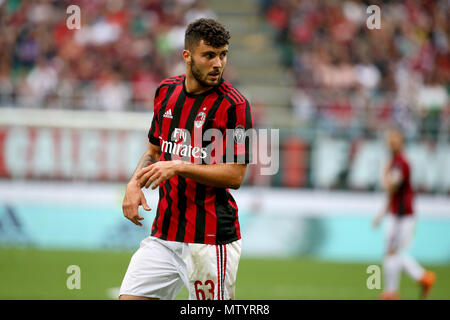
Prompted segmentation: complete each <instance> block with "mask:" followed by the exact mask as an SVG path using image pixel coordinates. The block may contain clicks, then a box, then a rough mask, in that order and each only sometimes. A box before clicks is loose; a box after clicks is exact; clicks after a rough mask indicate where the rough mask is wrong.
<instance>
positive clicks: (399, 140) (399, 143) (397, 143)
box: [387, 130, 403, 153]
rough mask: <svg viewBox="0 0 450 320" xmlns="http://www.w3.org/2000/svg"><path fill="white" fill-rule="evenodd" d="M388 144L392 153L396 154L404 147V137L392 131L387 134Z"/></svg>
mask: <svg viewBox="0 0 450 320" xmlns="http://www.w3.org/2000/svg"><path fill="white" fill-rule="evenodd" d="M387 143H388V145H389V148H390V149H391V151H392V152H394V153H396V152H398V151H400V150H401V149H402V147H403V136H402V134H401V133H400V132H398V131H395V130H391V131H389V132H388V134H387Z"/></svg>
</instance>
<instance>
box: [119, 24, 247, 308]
mask: <svg viewBox="0 0 450 320" xmlns="http://www.w3.org/2000/svg"><path fill="white" fill-rule="evenodd" d="M229 39H230V34H229V32H228V31H227V30H226V29H225V28H224V26H223V25H221V24H220V23H219V22H217V21H216V20H213V19H199V20H196V21H194V22H192V23H191V24H189V25H188V27H187V29H186V33H185V49H184V50H183V53H182V55H183V59H184V61H185V63H186V74H185V75H180V76H175V77H171V78H168V79H166V80H164V81H162V82H161V84H160V85H159V87H158V88H157V90H156V94H155V100H154V114H153V120H152V124H151V127H150V130H149V134H148V138H149V145H148V150H147V152H146V153H145V154H144V155H143V156H142V158H141V160H140V161H139V164H138V167H137V168H136V170H135V172H134V173H133V175H132V177H131V179H130V181H129V183H128V184H127V188H126V192H125V197H124V200H123V205H122V208H123V214H124V216H125V217H126V218H128V219H129V220H130V221H131V222H133V223H134V224H136V225H138V226H142V224H141V222H140V221H141V220H142V219H144V218H143V217H141V216H139V214H138V207H139V206H140V205H141V206H142V207H143V208H144V209H145V210H147V211H149V210H150V208H149V206H148V204H147V202H146V199H145V197H144V194H143V193H142V190H141V188H142V187H146V188H148V187H150V186H151V187H152V189H155V188H157V187H159V201H158V208H157V212H156V217H155V219H154V222H153V226H152V230H151V235H150V236H149V237H147V238H145V239H144V240H143V241H142V242H141V245H140V247H139V249H138V250H137V251H136V252H135V253H134V255H133V257H132V258H131V261H130V264H129V266H128V269H127V272H126V274H125V277H124V279H123V282H122V286H121V288H120V293H119V296H120V299H173V298H174V297H175V296H176V295H177V293H178V292H179V291H180V289H181V288H182V287H183V285H186V287H187V288H188V291H189V299H197V300H204V299H212V300H215V299H217V300H221V299H234V297H235V284H236V275H237V270H238V263H239V259H240V254H241V234H240V228H239V221H238V208H237V205H236V202H235V200H234V199H233V197H232V196H231V194H230V192H229V190H228V189H229V188H231V189H238V188H239V187H240V185H241V184H242V181H243V179H244V176H245V172H246V166H247V164H248V163H249V162H250V159H251V158H250V154H249V141H248V140H249V139H245V138H242V137H243V133H244V132H247V130H249V129H251V128H252V115H251V110H250V105H249V103H248V101H247V99H246V98H245V97H244V96H243V95H242V94H241V93H239V91H238V90H236V89H235V88H233V86H232V85H231V84H230V83H229V82H228V81H226V80H224V79H223V78H222V74H223V71H224V69H225V66H226V64H227V56H228V41H229ZM208 129H216V132H219V133H223V135H222V136H221V137H220V138H217V136H215V138H214V139H212V140H215V139H222V142H223V144H221V145H222V146H223V150H222V149H221V148H220V147H218V148H215V149H214V150H212V149H211V148H208V142H209V141H204V140H208V139H202V136H203V134H205V131H206V130H208ZM230 129H232V130H233V131H232V132H236V133H235V134H234V135H231V136H229V135H226V134H225V132H226V131H228V132H229V131H230ZM250 131H251V130H250ZM217 141H218V140H216V141H215V142H217ZM230 147H231V149H232V150H231V152H232V153H231V159H232V161H225V160H223V161H220V162H219V161H216V162H214V161H211V159H217V156H220V157H223V159H225V153H226V155H227V157H226V159H229V158H230V157H229V155H230ZM225 149H226V150H225ZM221 150H222V152H221ZM206 160H209V162H212V163H208V161H206ZM205 162H206V163H205Z"/></svg>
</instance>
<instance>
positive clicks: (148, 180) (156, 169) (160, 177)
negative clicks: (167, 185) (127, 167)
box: [136, 160, 183, 190]
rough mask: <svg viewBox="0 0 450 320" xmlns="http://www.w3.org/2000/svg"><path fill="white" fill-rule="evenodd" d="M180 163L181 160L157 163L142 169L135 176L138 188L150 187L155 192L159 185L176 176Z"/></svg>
mask: <svg viewBox="0 0 450 320" xmlns="http://www.w3.org/2000/svg"><path fill="white" fill-rule="evenodd" d="M182 163H183V162H182V161H181V160H172V161H158V162H155V163H154V164H152V165H150V166H148V167H145V168H142V169H141V170H139V172H138V173H137V175H136V179H137V180H138V181H139V186H140V187H141V188H142V187H146V188H148V187H150V186H152V189H153V190H155V189H156V188H157V187H159V185H160V184H161V183H163V182H164V181H166V180H168V179H170V178H172V177H174V176H176V175H177V174H178V172H179V168H180V166H181V165H182ZM152 184H153V185H152Z"/></svg>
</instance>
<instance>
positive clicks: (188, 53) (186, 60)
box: [183, 49, 191, 64]
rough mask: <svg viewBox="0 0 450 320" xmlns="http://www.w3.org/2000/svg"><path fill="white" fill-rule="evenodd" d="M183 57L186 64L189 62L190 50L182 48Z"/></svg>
mask: <svg viewBox="0 0 450 320" xmlns="http://www.w3.org/2000/svg"><path fill="white" fill-rule="evenodd" d="M183 59H184V62H186V64H191V52H190V51H189V50H186V49H184V50H183Z"/></svg>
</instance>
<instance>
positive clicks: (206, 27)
mask: <svg viewBox="0 0 450 320" xmlns="http://www.w3.org/2000/svg"><path fill="white" fill-rule="evenodd" d="M230 38H231V36H230V32H229V31H228V30H227V29H225V27H224V26H223V25H222V24H221V23H219V22H218V21H216V20H214V19H206V18H201V19H198V20H195V21H194V22H192V23H190V24H189V25H188V26H187V29H186V33H185V36H184V48H185V49H187V50H191V51H192V50H193V49H194V48H195V47H196V46H197V45H198V44H199V43H200V40H203V41H205V43H206V44H207V45H209V46H212V47H214V48H220V47H223V46H224V45H226V44H228V40H230Z"/></svg>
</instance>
